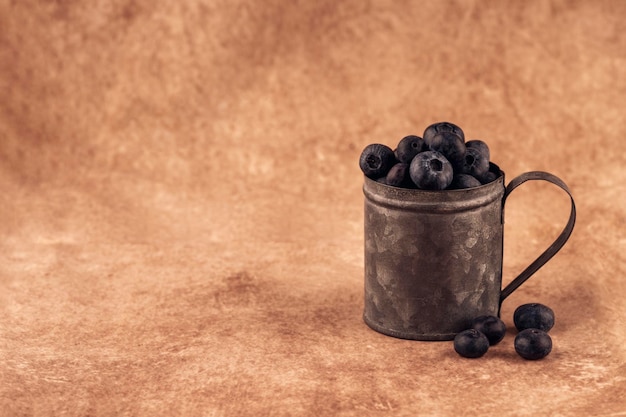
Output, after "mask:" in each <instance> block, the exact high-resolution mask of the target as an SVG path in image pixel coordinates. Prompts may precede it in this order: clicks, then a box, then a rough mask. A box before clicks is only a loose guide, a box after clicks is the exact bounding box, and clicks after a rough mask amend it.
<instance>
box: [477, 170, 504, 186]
mask: <svg viewBox="0 0 626 417" xmlns="http://www.w3.org/2000/svg"><path fill="white" fill-rule="evenodd" d="M498 177H499V175H498V174H496V173H495V172H493V171H487V172H485V174H484V175H481V176H480V177H479V178H478V180H479V181H480V182H481V183H482V184H489V183H490V182H493V181H495V180H497V179H498Z"/></svg>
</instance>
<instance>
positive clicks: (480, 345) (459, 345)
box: [454, 329, 489, 358]
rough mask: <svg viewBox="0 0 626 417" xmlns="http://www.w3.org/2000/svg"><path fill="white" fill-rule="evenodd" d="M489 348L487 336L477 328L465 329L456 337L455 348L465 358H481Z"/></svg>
mask: <svg viewBox="0 0 626 417" xmlns="http://www.w3.org/2000/svg"><path fill="white" fill-rule="evenodd" d="M488 349H489V340H488V339H487V336H485V335H484V334H482V333H481V332H479V331H478V330H476V329H468V330H464V331H462V332H461V333H458V334H457V335H456V336H455V337H454V350H455V351H456V353H458V354H459V355H461V356H463V357H464V358H480V357H481V356H483V355H484V354H485V353H487V350H488Z"/></svg>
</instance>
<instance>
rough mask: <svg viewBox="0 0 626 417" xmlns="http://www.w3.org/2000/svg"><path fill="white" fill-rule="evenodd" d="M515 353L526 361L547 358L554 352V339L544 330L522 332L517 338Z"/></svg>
mask: <svg viewBox="0 0 626 417" xmlns="http://www.w3.org/2000/svg"><path fill="white" fill-rule="evenodd" d="M515 351H516V352H517V354H518V355H520V356H521V357H522V358H524V359H530V360H536V359H541V358H545V357H546V356H548V354H549V353H550V352H551V351H552V338H550V335H548V333H546V332H544V331H543V330H539V329H526V330H522V331H521V332H519V333H518V334H517V336H515Z"/></svg>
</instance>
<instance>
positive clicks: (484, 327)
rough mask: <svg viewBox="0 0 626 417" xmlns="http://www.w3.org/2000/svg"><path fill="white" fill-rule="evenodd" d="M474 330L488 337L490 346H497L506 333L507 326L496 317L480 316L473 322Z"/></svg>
mask: <svg viewBox="0 0 626 417" xmlns="http://www.w3.org/2000/svg"><path fill="white" fill-rule="evenodd" d="M472 329H474V330H477V331H479V332H481V333H482V334H484V335H485V336H487V339H488V340H489V344H490V345H492V346H493V345H497V344H498V343H500V341H501V340H502V339H504V335H505V333H506V325H505V324H504V322H503V321H502V320H500V318H498V317H496V316H479V317H476V318H475V319H474V320H472Z"/></svg>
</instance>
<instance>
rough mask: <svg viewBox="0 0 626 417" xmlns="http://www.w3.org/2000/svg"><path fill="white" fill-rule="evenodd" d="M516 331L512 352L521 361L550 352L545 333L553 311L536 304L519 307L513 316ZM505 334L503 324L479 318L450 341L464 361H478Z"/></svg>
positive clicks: (550, 324) (543, 355)
mask: <svg viewBox="0 0 626 417" xmlns="http://www.w3.org/2000/svg"><path fill="white" fill-rule="evenodd" d="M513 322H514V324H515V327H516V328H517V330H518V331H519V333H518V334H517V336H515V342H514V345H515V351H516V352H517V353H518V355H520V356H521V357H522V358H524V359H530V360H535V359H541V358H545V357H546V356H548V354H549V353H550V352H551V351H552V338H550V336H549V335H548V331H549V330H550V329H551V328H552V326H554V311H552V309H551V308H550V307H547V306H545V305H543V304H539V303H530V304H523V305H521V306H519V307H518V308H517V309H516V310H515V313H514V314H513ZM505 332H506V326H505V325H504V322H503V321H502V320H500V319H499V318H498V317H495V316H480V317H477V318H476V319H474V320H473V321H472V327H471V328H469V329H467V330H464V331H462V332H460V333H458V334H457V335H456V337H455V338H454V350H455V351H456V352H457V353H458V354H459V355H461V356H463V357H465V358H479V357H481V356H483V355H484V354H485V353H487V350H488V349H489V346H493V345H496V344H498V343H499V342H500V341H501V340H502V339H503V338H504V334H505Z"/></svg>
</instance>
